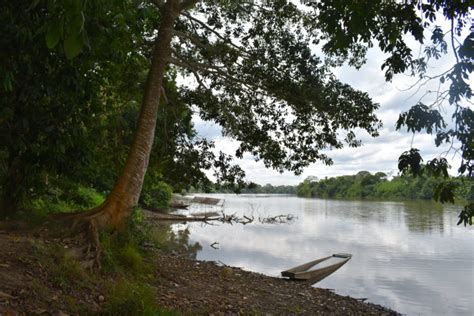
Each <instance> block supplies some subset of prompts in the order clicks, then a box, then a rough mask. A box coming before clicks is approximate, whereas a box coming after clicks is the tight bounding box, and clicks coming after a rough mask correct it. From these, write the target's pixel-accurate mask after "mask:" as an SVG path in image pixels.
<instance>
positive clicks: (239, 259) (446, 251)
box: [174, 194, 474, 315]
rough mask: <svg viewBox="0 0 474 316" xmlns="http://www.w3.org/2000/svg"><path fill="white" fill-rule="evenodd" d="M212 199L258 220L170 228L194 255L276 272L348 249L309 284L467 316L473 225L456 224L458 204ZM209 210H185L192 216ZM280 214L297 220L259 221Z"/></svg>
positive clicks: (472, 292) (418, 311)
mask: <svg viewBox="0 0 474 316" xmlns="http://www.w3.org/2000/svg"><path fill="white" fill-rule="evenodd" d="M211 196H212V197H219V198H223V199H224V200H225V203H224V206H223V207H222V208H223V210H224V212H225V213H227V214H232V213H236V214H237V215H239V216H243V215H246V216H248V217H250V216H253V217H254V218H255V221H254V222H253V223H251V224H248V225H242V224H233V225H230V224H222V223H218V224H215V225H205V224H203V223H197V222H195V223H189V224H186V225H183V224H179V225H175V226H174V229H175V230H180V229H188V230H189V241H190V242H192V243H199V244H200V245H201V247H199V249H200V250H199V251H198V253H197V259H200V260H212V261H221V262H223V263H225V264H227V265H231V266H237V267H242V268H243V269H245V270H249V271H255V272H260V273H263V274H266V275H270V276H279V275H280V272H281V271H282V270H286V269H288V268H290V267H293V266H296V265H299V264H302V263H305V262H307V261H311V260H314V259H316V258H320V257H325V256H328V255H331V254H333V253H341V252H344V253H351V254H352V255H353V257H352V259H351V260H350V261H349V262H348V263H347V264H346V265H344V266H343V267H342V268H340V269H339V270H338V271H336V272H335V273H334V274H332V275H331V276H329V277H327V278H326V279H324V280H322V281H321V282H319V283H317V284H316V285H315V286H317V287H321V288H328V289H333V290H334V291H335V292H336V293H338V294H341V295H349V296H352V297H355V298H367V300H368V301H369V302H373V303H376V304H380V305H384V306H387V307H390V308H392V309H394V310H396V311H398V312H401V313H403V314H407V315H473V310H474V309H473V305H472V303H473V299H474V229H473V228H471V227H467V228H466V227H464V226H457V225H456V222H457V214H458V212H459V207H454V206H452V205H446V206H441V205H439V204H436V203H433V202H426V201H410V202H378V201H377V202H373V201H339V200H323V199H305V198H298V197H295V196H285V195H233V194H220V195H218V194H214V195H211ZM208 210H210V207H208V206H202V205H201V206H199V205H193V206H192V207H191V208H190V212H191V213H192V212H202V211H208ZM280 214H292V215H294V216H295V217H296V218H295V219H294V220H292V221H290V222H287V223H281V224H262V223H260V222H259V221H258V218H259V217H260V218H265V217H268V216H275V215H280ZM214 243H218V244H214ZM212 244H214V245H213V246H211V245H212ZM215 248H218V249H215Z"/></svg>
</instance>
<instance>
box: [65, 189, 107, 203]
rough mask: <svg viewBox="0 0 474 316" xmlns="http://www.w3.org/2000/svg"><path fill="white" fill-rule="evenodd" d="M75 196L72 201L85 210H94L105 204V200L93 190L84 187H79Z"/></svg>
mask: <svg viewBox="0 0 474 316" xmlns="http://www.w3.org/2000/svg"><path fill="white" fill-rule="evenodd" d="M74 193H75V194H71V200H73V201H74V203H75V204H77V205H80V206H81V207H84V208H92V207H94V206H97V205H99V204H101V203H103V202H104V200H105V198H104V196H103V195H102V194H100V193H98V192H97V191H96V190H94V189H93V188H87V187H84V186H82V185H79V186H77V188H76V190H75V192H74Z"/></svg>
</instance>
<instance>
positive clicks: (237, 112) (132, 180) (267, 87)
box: [46, 0, 472, 229]
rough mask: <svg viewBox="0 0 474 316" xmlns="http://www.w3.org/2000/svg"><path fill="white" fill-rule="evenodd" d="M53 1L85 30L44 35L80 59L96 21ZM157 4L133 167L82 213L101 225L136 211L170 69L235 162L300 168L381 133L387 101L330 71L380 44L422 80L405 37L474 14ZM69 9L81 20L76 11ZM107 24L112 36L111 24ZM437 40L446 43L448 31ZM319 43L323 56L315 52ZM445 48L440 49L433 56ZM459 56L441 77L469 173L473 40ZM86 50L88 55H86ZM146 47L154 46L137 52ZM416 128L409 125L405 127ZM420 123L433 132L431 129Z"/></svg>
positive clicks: (352, 6) (449, 6) (444, 7)
mask: <svg viewBox="0 0 474 316" xmlns="http://www.w3.org/2000/svg"><path fill="white" fill-rule="evenodd" d="M51 3H52V4H53V5H52V8H49V10H50V12H51V14H52V15H54V13H55V12H58V10H55V8H57V7H60V8H61V10H62V11H61V10H59V12H63V11H65V12H66V14H65V16H66V17H68V16H69V18H66V19H65V20H66V21H68V19H69V21H71V25H73V26H76V28H74V27H72V28H71V30H70V31H68V32H62V31H61V30H63V29H64V26H63V25H62V24H61V23H56V22H55V21H57V20H54V19H53V20H52V22H50V23H49V25H48V28H47V32H46V39H47V42H48V43H49V44H50V45H51V46H54V45H53V44H57V43H58V42H60V41H61V39H62V42H63V43H64V51H65V53H66V56H67V57H68V58H74V57H75V56H76V55H77V54H79V53H80V52H81V49H82V46H83V44H84V42H85V41H86V38H87V37H86V36H84V34H87V32H90V31H91V30H88V29H87V28H84V27H83V23H81V21H83V19H84V18H85V19H86V20H87V15H86V14H84V12H86V11H85V9H84V7H85V5H84V2H82V1H80V0H77V1H76V0H70V1H66V2H64V3H66V4H67V3H71V4H72V5H69V6H64V7H62V5H63V4H58V3H56V6H55V5H54V4H55V2H54V1H51ZM76 3H79V4H80V5H74V4H76ZM124 3H128V4H130V3H132V4H134V5H136V8H137V10H142V9H143V8H144V7H148V6H149V3H148V2H140V1H138V2H134V1H132V2H129V1H124ZM153 4H154V5H155V6H156V7H155V9H156V11H155V12H151V11H150V12H151V13H150V14H155V15H156V16H158V17H159V25H158V26H157V29H156V30H155V29H149V30H146V32H144V31H143V29H140V30H136V31H137V32H134V34H140V35H142V40H141V41H140V42H139V43H137V44H140V45H142V44H146V43H148V44H149V45H151V46H152V49H151V53H150V55H149V56H150V59H151V64H150V70H149V73H148V76H147V79H146V84H145V86H144V93H143V99H142V105H141V111H140V116H139V118H138V121H137V127H136V132H135V137H134V141H133V143H132V145H131V148H130V152H129V155H128V158H127V161H126V164H125V167H124V169H123V172H122V173H121V175H120V176H119V178H118V180H117V182H116V183H115V185H114V188H113V190H112V191H111V193H110V194H109V195H108V197H107V199H106V201H105V203H104V204H103V205H101V206H99V207H97V208H96V209H94V210H92V211H90V212H86V213H84V214H81V215H79V216H76V217H75V218H76V219H79V220H83V221H86V222H88V223H91V225H92V227H95V228H99V229H100V228H106V227H109V228H114V229H115V228H118V227H120V226H122V225H123V224H124V223H125V222H126V220H127V218H128V217H129V216H130V214H131V212H132V209H133V207H134V206H135V205H136V204H137V201H138V199H139V196H140V192H141V189H142V186H143V180H144V176H145V173H146V170H147V166H148V161H149V158H150V153H151V150H152V145H153V140H154V138H155V134H154V133H155V129H156V120H157V114H158V112H159V110H158V109H159V107H160V106H162V104H163V101H164V100H165V99H166V98H165V97H164V96H163V94H162V91H163V90H164V89H163V82H164V78H165V76H166V74H167V73H168V72H169V71H173V72H174V71H175V69H176V70H178V71H180V72H181V73H182V74H183V75H184V76H185V77H186V78H187V80H188V81H189V80H190V79H189V78H194V79H193V80H194V82H190V83H189V84H188V85H187V86H183V87H182V88H181V89H180V90H179V93H180V95H181V97H182V100H184V102H186V103H187V104H188V105H189V106H192V107H193V108H195V109H198V111H199V114H200V115H201V117H202V118H203V119H205V120H212V121H215V122H217V123H218V124H220V125H221V126H222V128H223V131H224V133H225V134H226V135H228V136H231V137H233V138H235V139H237V140H239V141H240V142H241V145H240V147H239V149H238V150H237V152H236V155H237V157H242V156H243V154H244V153H246V152H249V153H251V154H253V155H254V156H255V157H256V158H257V159H262V160H263V161H264V163H265V165H266V166H267V167H272V168H275V169H277V170H283V169H288V170H292V171H294V172H296V173H299V172H301V171H302V169H303V168H304V167H305V166H307V165H308V164H310V163H312V162H315V161H317V160H322V161H323V162H325V163H327V164H330V163H331V162H332V161H331V159H330V157H328V156H327V155H325V154H324V153H323V152H322V150H323V149H327V148H340V147H342V146H343V144H344V143H346V144H348V145H349V146H359V145H360V141H359V140H358V139H356V136H355V134H354V129H356V128H359V129H362V130H365V131H367V132H368V133H369V134H370V135H372V136H376V135H377V129H378V128H379V127H380V122H379V121H378V119H377V118H376V116H375V115H374V111H375V110H376V109H377V107H378V105H377V104H375V103H373V102H372V101H371V99H370V98H369V96H368V95H367V94H366V93H363V92H360V91H356V90H354V89H353V88H351V87H350V86H348V85H346V84H343V83H341V82H340V81H338V80H337V78H336V77H335V76H334V75H333V74H332V72H331V68H332V67H335V66H338V65H341V64H342V63H344V62H348V63H349V64H350V65H353V66H355V67H360V66H361V65H362V64H363V63H364V61H365V54H366V51H367V49H368V48H369V47H371V46H373V45H374V43H376V44H378V46H379V48H380V49H381V50H382V51H383V52H385V53H387V54H388V58H387V59H386V61H385V62H384V64H383V65H382V68H383V69H384V70H385V73H386V78H387V79H388V80H390V79H391V78H392V77H393V76H394V75H395V74H397V73H401V72H404V71H407V70H413V71H415V72H416V73H417V74H421V75H423V67H424V65H426V60H420V59H417V58H415V57H414V56H413V52H412V51H411V49H410V48H409V47H408V45H407V44H406V43H405V38H406V37H405V35H407V34H411V35H413V36H414V38H415V39H416V40H417V41H419V42H423V40H424V36H425V34H424V30H425V29H427V28H429V27H430V26H434V25H436V24H435V22H436V20H437V18H438V17H440V16H444V17H446V18H448V19H450V21H453V23H456V25H457V28H456V27H454V26H452V32H457V29H463V28H465V27H466V23H467V22H466V21H467V19H468V14H469V9H470V7H469V5H468V4H467V3H466V2H463V1H454V2H453V1H428V2H426V3H422V2H418V1H405V2H395V1H382V0H380V1H357V2H347V1H342V0H339V1H337V0H333V1H312V2H311V3H310V4H309V5H308V6H305V5H303V4H301V3H296V2H295V3H291V2H287V1H284V0H280V1H272V2H268V1H265V2H263V1H262V2H259V1H255V2H215V1H200V2H198V1H193V0H190V1H178V0H168V1H154V2H153ZM87 5H89V4H86V6H87ZM71 10H72V11H73V13H72V14H68V12H70V11H71ZM74 10H75V11H74ZM86 13H87V12H86ZM105 14H108V12H105ZM437 14H439V15H437ZM59 21H61V20H59ZM77 21H79V22H77ZM132 25H133V23H132ZM452 25H454V24H452ZM101 26H102V27H105V28H109V30H110V32H111V33H113V27H114V25H105V26H103V25H101ZM130 28H132V29H133V27H132V26H130ZM58 30H59V31H58ZM435 30H436V29H435ZM438 33H439V32H438ZM434 42H435V44H439V45H441V46H442V43H443V42H442V41H440V40H439V36H438V37H434ZM440 43H441V44H440ZM92 45H93V43H92ZM318 45H319V46H320V47H322V50H323V52H324V53H326V58H323V57H321V56H319V57H318V56H317V55H316V54H315V51H316V48H317V47H318ZM436 49H437V48H436V47H435V48H431V52H436ZM454 49H455V50H456V51H457V55H456V56H458V60H457V63H456V67H455V68H453V72H451V73H449V76H445V77H444V78H443V79H444V80H447V81H449V82H451V83H452V87H453V88H452V89H450V96H451V95H452V100H453V103H454V104H456V106H457V108H458V109H462V111H457V112H456V113H461V112H462V113H464V114H462V115H459V117H462V118H463V119H459V120H456V126H458V127H459V128H456V129H455V130H454V131H455V132H456V133H454V134H453V133H448V134H449V135H448V136H449V137H450V138H451V137H455V138H457V139H459V140H460V141H461V142H462V143H463V144H465V146H464V147H463V148H464V149H463V153H466V154H463V155H464V158H465V160H464V161H465V162H463V166H465V167H464V169H463V170H469V172H470V170H472V167H470V166H472V162H471V161H472V160H471V159H472V157H471V156H470V155H472V153H471V154H470V152H471V151H472V135H471V133H472V132H471V130H470V127H469V126H471V125H469V117H471V116H472V111H471V110H470V109H468V108H467V109H466V108H465V107H462V106H461V105H460V103H459V102H458V101H460V100H461V99H462V98H470V96H471V92H470V87H469V86H468V85H467V86H466V84H465V76H466V74H469V73H470V72H471V71H472V38H471V37H468V38H467V39H466V41H465V42H464V43H463V44H462V45H458V46H455V47H454ZM82 51H83V54H87V50H82ZM137 51H146V49H145V50H142V49H141V48H139V47H137ZM124 58H125V56H124ZM466 117H467V119H466ZM407 122H410V121H409V120H405V121H401V123H400V125H401V124H403V123H407ZM430 122H431V121H430ZM423 124H424V126H425V127H426V125H427V123H426V122H424V123H423ZM423 124H422V126H423ZM429 127H431V125H430V126H429ZM159 128H160V127H159ZM445 139H446V138H445ZM220 164H221V165H222V166H224V167H228V166H229V165H228V160H227V158H226V157H221V159H220Z"/></svg>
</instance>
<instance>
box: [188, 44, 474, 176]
mask: <svg viewBox="0 0 474 316" xmlns="http://www.w3.org/2000/svg"><path fill="white" fill-rule="evenodd" d="M417 49H418V48H417ZM385 58H386V56H384V55H383V54H382V53H381V52H380V51H379V50H377V49H371V50H369V52H368V55H367V63H366V64H365V65H364V66H363V67H362V68H361V69H359V70H356V69H354V68H351V67H348V66H343V67H340V68H338V69H335V70H334V73H335V74H336V75H337V77H338V78H339V79H340V80H341V81H342V82H345V83H348V84H350V85H351V86H353V87H354V88H356V89H359V90H361V91H365V92H367V93H368V94H369V95H370V96H371V97H372V99H373V100H374V101H375V102H377V103H379V104H380V108H379V109H378V110H377V115H378V117H379V119H381V121H382V122H383V128H382V129H381V130H380V136H379V137H378V138H372V137H370V136H369V135H367V133H365V132H357V136H358V137H359V138H360V139H361V140H362V141H363V146H362V147H359V148H343V149H339V150H333V151H330V152H328V154H329V156H330V157H332V158H333V160H334V164H333V165H332V166H325V165H323V164H321V163H315V164H312V165H311V166H309V167H308V168H306V170H305V171H304V172H303V174H302V175H301V176H295V175H293V174H292V173H290V172H285V173H283V174H280V173H279V172H277V171H275V170H271V169H266V168H265V167H264V165H263V163H262V162H261V161H259V162H256V161H255V160H254V159H253V158H252V157H251V156H249V155H246V156H245V157H244V159H242V160H237V162H238V163H239V164H240V165H241V166H242V168H243V169H244V170H245V171H246V173H247V177H248V179H249V180H251V181H254V182H257V183H260V184H266V183H271V184H274V185H281V184H297V183H299V182H301V181H302V180H303V179H304V178H305V177H307V176H310V175H315V176H318V177H319V178H324V177H326V176H328V177H331V176H338V175H344V174H355V173H357V172H358V171H361V170H367V171H370V172H376V171H383V172H394V173H396V172H397V161H398V157H399V156H400V154H401V153H402V152H404V151H406V150H408V149H409V148H410V146H411V144H412V142H413V147H415V148H418V149H420V152H421V154H422V156H423V157H424V158H425V159H426V160H429V159H433V158H434V157H436V156H439V155H440V154H441V153H443V152H445V151H447V150H448V149H449V146H447V145H446V146H442V147H440V148H438V147H436V146H435V144H434V137H433V136H432V135H427V134H423V133H419V134H416V135H415V136H414V137H413V135H412V134H411V133H407V132H406V131H405V130H402V131H396V129H395V124H396V122H397V119H398V115H399V114H400V113H401V112H403V111H406V110H408V109H409V108H410V107H411V106H413V105H414V104H416V103H417V102H418V101H419V100H420V98H421V97H422V96H423V95H424V94H425V93H426V91H428V90H432V91H436V90H437V89H438V83H439V82H438V81H437V80H434V81H432V82H429V83H428V84H426V85H424V86H422V87H421V88H420V90H419V91H417V90H416V88H413V89H410V90H406V89H407V87H410V86H411V85H413V83H415V82H416V80H417V78H413V77H410V76H407V75H398V76H396V77H395V78H394V79H393V81H392V82H386V81H385V77H384V72H383V71H382V70H381V65H382V63H383V61H384V59H385ZM452 63H453V56H450V55H449V54H448V55H447V56H445V57H443V58H441V59H440V60H438V61H436V65H437V66H436V67H432V68H430V69H429V73H430V74H431V75H433V74H439V73H441V72H443V71H445V70H446V69H448V68H449V67H450V65H452ZM470 83H471V84H472V85H474V80H473V79H471V80H470ZM445 88H446V87H445ZM433 98H434V96H432V95H431V96H426V97H425V98H424V99H423V101H424V102H426V103H429V102H432V100H433ZM442 110H445V112H444V114H445V118H446V120H447V121H448V123H450V122H449V121H450V117H451V112H450V111H451V109H450V108H449V107H448V108H447V109H442ZM196 128H197V130H198V132H199V134H201V135H202V136H205V137H208V138H211V139H214V140H215V141H216V149H217V150H222V151H224V152H226V153H228V154H233V153H234V152H235V150H236V149H237V147H238V142H236V141H233V140H231V139H228V138H225V137H222V136H221V129H220V127H219V126H217V125H215V124H212V123H209V122H203V121H202V120H200V119H198V120H197V121H196ZM446 158H447V159H448V160H450V161H451V165H452V166H454V168H452V169H451V173H452V174H455V173H456V170H457V167H458V166H459V164H460V158H459V156H456V157H453V155H452V153H450V154H448V155H447V156H446Z"/></svg>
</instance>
